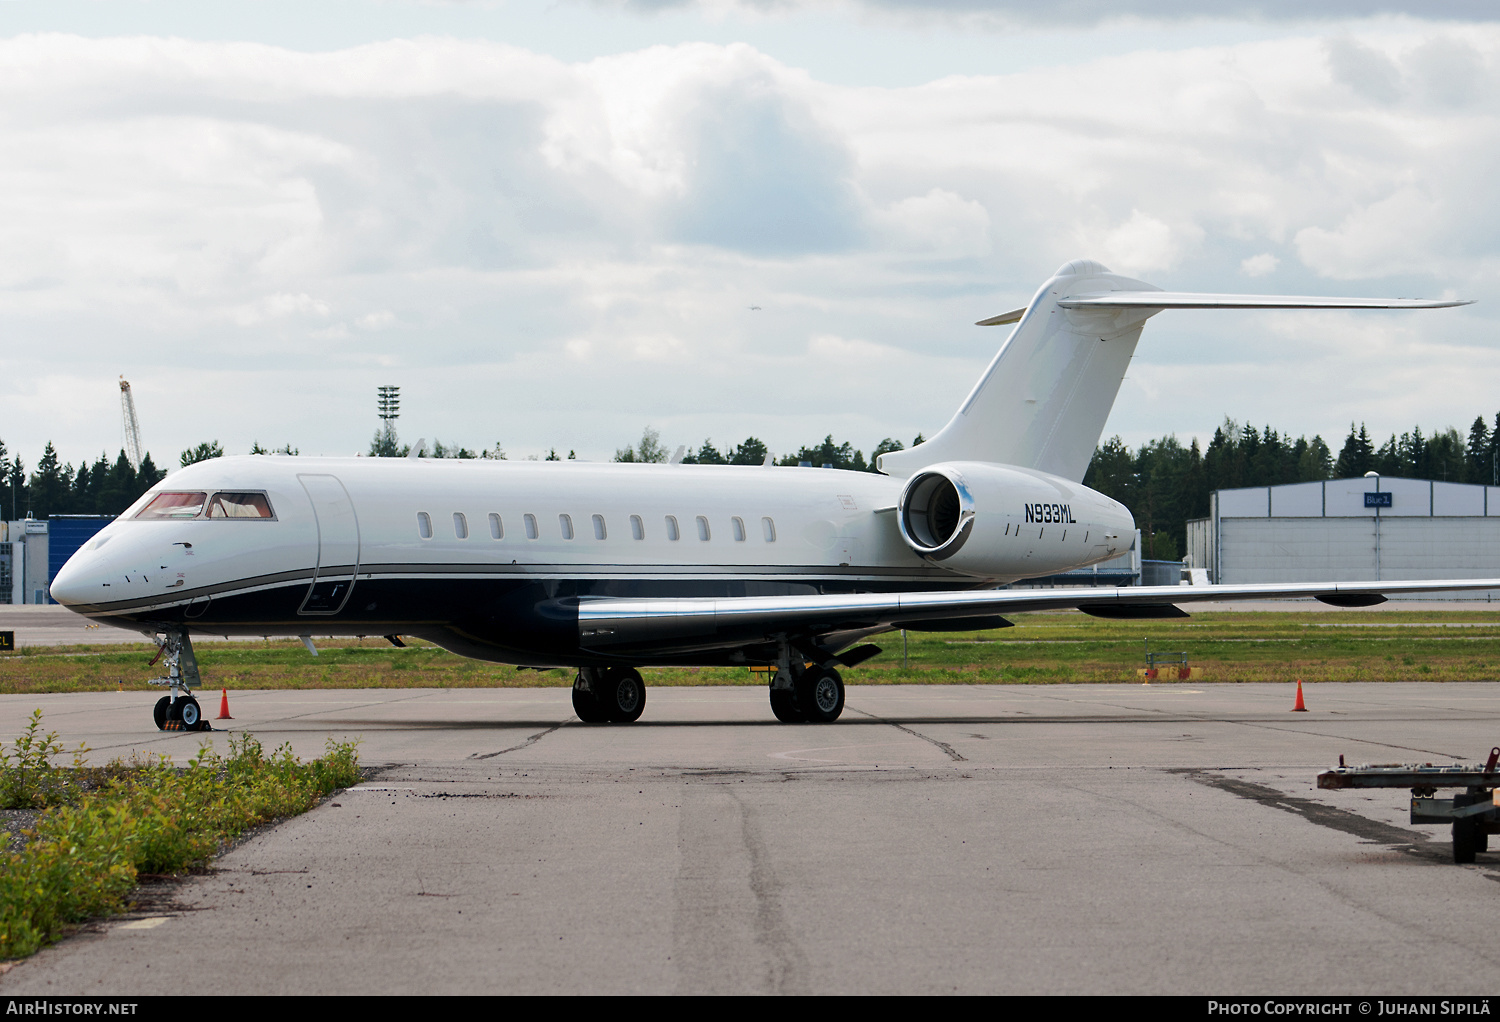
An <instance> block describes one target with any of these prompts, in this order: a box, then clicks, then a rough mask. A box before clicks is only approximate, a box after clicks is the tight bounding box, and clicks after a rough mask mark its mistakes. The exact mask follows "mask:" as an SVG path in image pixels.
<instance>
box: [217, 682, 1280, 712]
mask: <svg viewBox="0 0 1500 1022" xmlns="http://www.w3.org/2000/svg"><path fill="white" fill-rule="evenodd" d="M222 691H223V693H224V697H223V698H222V699H220V700H219V715H218V716H217V717H215V718H214V720H233V719H234V718H233V717H231V716H230V715H229V689H227V688H226V689H223V690H222ZM1297 705H1299V706H1300V705H1302V696H1301V695H1300V694H1299V695H1298V696H1297Z"/></svg>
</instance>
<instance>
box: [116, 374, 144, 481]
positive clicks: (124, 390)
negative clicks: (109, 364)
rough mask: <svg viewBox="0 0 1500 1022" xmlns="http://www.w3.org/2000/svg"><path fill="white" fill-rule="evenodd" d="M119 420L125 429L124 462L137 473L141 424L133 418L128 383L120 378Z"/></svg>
mask: <svg viewBox="0 0 1500 1022" xmlns="http://www.w3.org/2000/svg"><path fill="white" fill-rule="evenodd" d="M120 420H121V422H122V423H123V424H124V427H125V460H126V461H128V462H130V467H131V468H133V469H135V470H136V471H137V472H139V471H140V470H141V424H140V422H138V421H137V420H136V417H135V398H134V397H132V396H131V394H130V381H129V380H127V379H125V377H123V376H122V377H120Z"/></svg>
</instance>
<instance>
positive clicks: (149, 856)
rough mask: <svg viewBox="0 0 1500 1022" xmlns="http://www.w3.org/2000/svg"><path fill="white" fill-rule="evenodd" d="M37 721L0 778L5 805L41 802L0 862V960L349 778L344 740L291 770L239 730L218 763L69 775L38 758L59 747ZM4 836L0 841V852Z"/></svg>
mask: <svg viewBox="0 0 1500 1022" xmlns="http://www.w3.org/2000/svg"><path fill="white" fill-rule="evenodd" d="M40 724H41V711H37V712H36V713H34V714H33V715H32V720H31V724H30V726H29V727H28V730H27V732H26V734H25V735H23V736H22V739H21V741H20V742H18V743H16V746H15V747H13V749H12V750H11V752H10V753H9V754H8V755H7V756H6V757H5V758H4V759H3V771H0V781H3V787H0V790H4V791H6V792H7V793H9V794H10V795H11V796H12V802H13V803H14V804H15V805H18V806H26V807H41V806H44V805H45V806H48V808H46V809H44V811H43V812H42V813H41V815H40V816H39V817H38V818H37V820H36V823H35V825H34V826H32V827H31V828H29V829H27V830H25V831H23V832H22V837H23V839H24V840H23V842H22V845H21V848H20V849H19V850H15V851H9V852H6V853H4V858H3V861H0V959H6V958H18V957H22V956H25V955H29V954H31V953H32V952H34V951H36V950H37V949H38V948H39V947H41V946H43V945H44V944H47V943H49V942H51V941H53V940H55V939H56V938H57V937H58V936H59V935H61V934H62V933H64V932H65V931H66V929H67V928H68V927H69V926H70V925H71V924H74V923H77V922H79V921H81V920H84V919H88V918H91V917H94V916H99V915H107V914H111V913H114V912H119V911H122V910H124V909H125V908H127V907H128V897H129V894H130V891H131V889H132V888H133V887H134V886H135V884H136V880H137V878H138V877H139V876H140V875H142V874H163V873H178V872H182V871H184V870H188V869H192V868H195V867H198V866H201V865H203V864H205V863H207V862H208V860H209V859H210V858H212V857H213V856H214V855H215V854H217V853H218V852H219V850H220V849H221V848H222V847H223V846H224V845H225V843H226V842H229V841H233V840H234V839H235V838H237V837H239V836H240V835H242V834H244V833H245V832H246V831H248V830H249V829H250V828H252V827H255V826H257V825H259V824H262V823H266V822H269V821H271V820H275V819H279V818H281V817H285V816H292V815H296V814H298V813H302V812H306V811H307V810H308V809H311V808H312V807H313V806H314V805H316V804H317V803H318V801H319V800H320V799H321V798H322V797H323V796H324V795H326V794H328V793H329V792H332V791H334V790H336V789H338V788H342V787H347V786H348V785H351V784H353V783H355V782H356V781H357V780H358V779H359V762H358V757H357V756H356V754H355V748H354V745H353V744H350V743H337V742H334V741H333V740H332V739H330V740H329V742H328V751H327V753H326V754H325V755H324V756H322V757H321V758H319V759H315V760H313V761H311V762H309V763H302V762H300V761H298V760H297V758H296V757H294V756H293V755H292V752H291V748H290V746H282V747H281V749H279V750H277V752H276V753H275V754H273V755H270V756H268V755H266V754H265V751H264V750H263V749H262V748H261V745H260V743H259V742H258V741H256V740H255V738H254V737H253V736H251V735H248V734H246V735H236V736H233V737H231V739H230V743H229V754H228V755H227V756H220V755H219V754H217V753H216V752H214V751H213V749H212V748H211V747H210V746H208V745H205V746H204V747H203V748H202V749H200V750H199V752H198V754H197V755H196V756H194V757H193V759H192V760H190V761H189V762H188V764H187V767H186V768H185V769H181V770H178V769H174V768H173V766H172V764H171V761H170V760H168V759H164V758H148V759H141V760H136V761H133V762H130V763H119V762H116V763H113V764H111V765H110V766H109V767H106V768H102V769H99V770H92V771H74V772H72V773H69V772H67V771H62V770H60V769H59V768H57V767H55V766H54V765H52V764H50V762H48V760H49V758H50V757H49V755H48V754H47V753H46V752H39V750H47V751H49V752H55V751H60V750H58V747H57V743H56V734H55V733H52V734H48V735H40V734H38V732H39V730H40ZM27 739H29V741H27ZM23 742H24V743H26V744H25V746H24V748H23V747H21V745H22V743H23ZM82 751H84V750H80V753H81V752H82ZM0 752H3V750H0ZM39 755H40V761H39V759H38V757H39ZM39 762H40V764H41V768H40V769H38V764H39ZM22 763H25V764H26V768H25V769H24V770H22V769H21V767H20V766H19V764H22ZM18 775H19V776H18ZM58 775H65V776H61V777H59V776H58ZM9 840H10V835H9V834H0V848H4V847H7V846H8V843H9Z"/></svg>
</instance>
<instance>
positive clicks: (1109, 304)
mask: <svg viewBox="0 0 1500 1022" xmlns="http://www.w3.org/2000/svg"><path fill="white" fill-rule="evenodd" d="M1057 304H1058V306H1059V307H1060V308H1064V309H1451V308H1453V307H1454V306H1458V305H1473V304H1474V302H1473V300H1466V301H1463V300H1458V299H1438V298H1319V297H1305V296H1302V295H1213V294H1195V293H1193V292H1190V291H1100V292H1097V293H1094V294H1081V295H1072V296H1070V297H1067V298H1060V299H1058V302H1057ZM997 318H998V317H997Z"/></svg>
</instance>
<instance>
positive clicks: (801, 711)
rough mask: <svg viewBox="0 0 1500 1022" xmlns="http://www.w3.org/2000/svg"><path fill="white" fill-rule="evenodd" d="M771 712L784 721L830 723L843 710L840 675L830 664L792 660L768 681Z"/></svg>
mask: <svg viewBox="0 0 1500 1022" xmlns="http://www.w3.org/2000/svg"><path fill="white" fill-rule="evenodd" d="M771 712H772V713H774V714H776V719H777V720H779V721H782V722H784V723H787V724H804V723H805V724H832V723H833V722H834V721H836V720H838V719H839V714H841V713H843V712H844V679H843V678H842V677H841V676H840V675H839V672H838V671H836V670H834V669H833V668H832V667H819V666H818V665H816V664H814V665H813V666H811V667H804V666H803V665H802V664H801V663H800V662H796V663H792V664H790V665H789V666H788V668H787V669H783V670H778V671H777V672H776V677H775V678H774V679H773V680H772V682H771Z"/></svg>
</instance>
